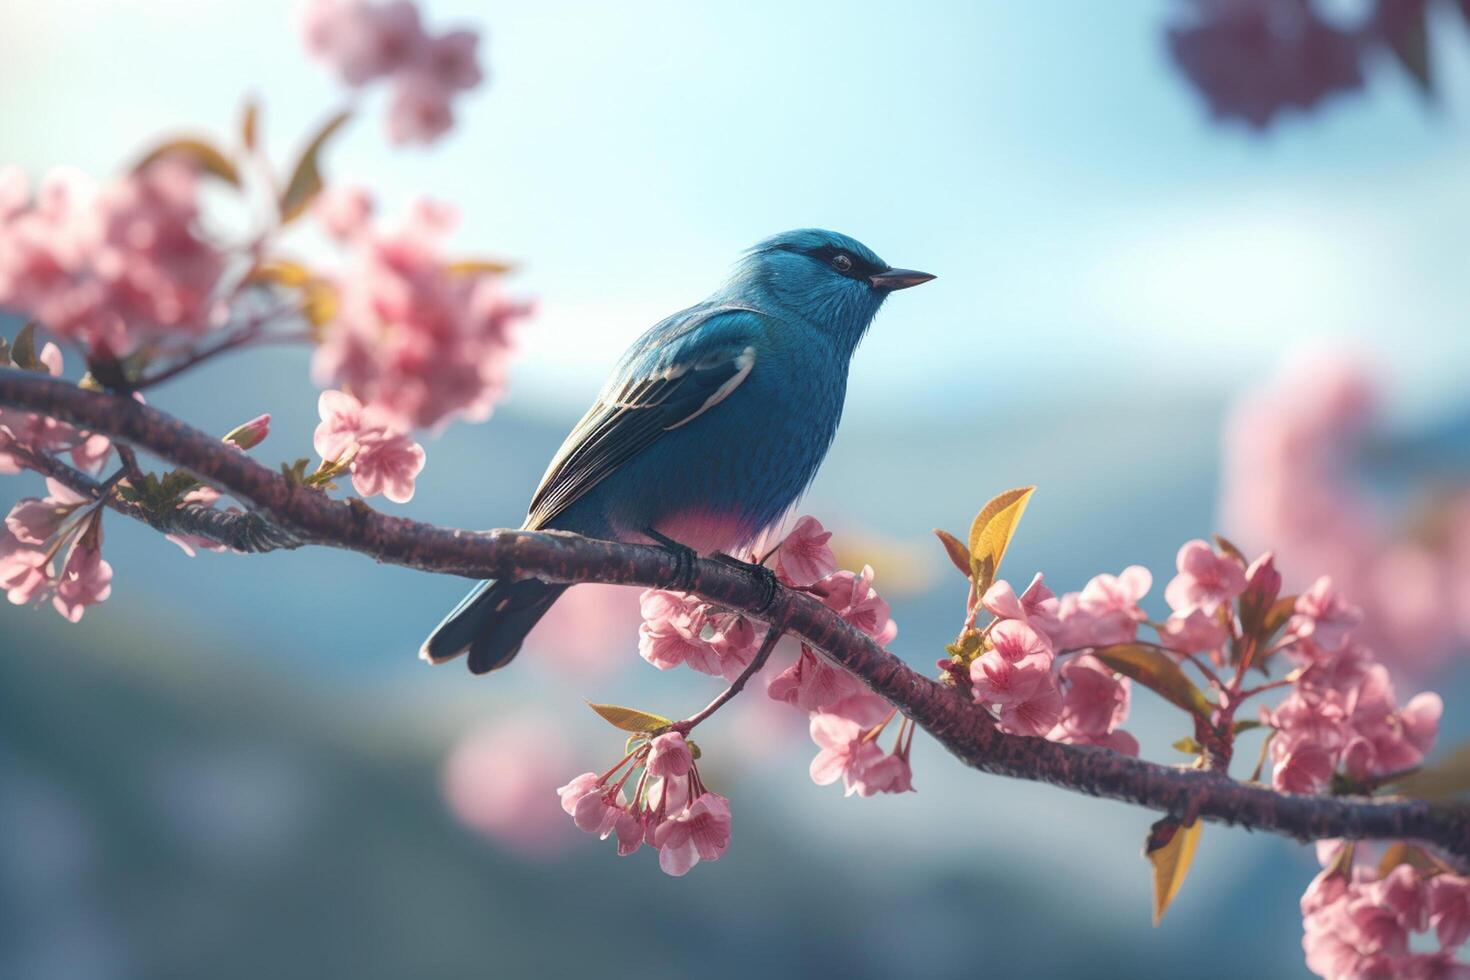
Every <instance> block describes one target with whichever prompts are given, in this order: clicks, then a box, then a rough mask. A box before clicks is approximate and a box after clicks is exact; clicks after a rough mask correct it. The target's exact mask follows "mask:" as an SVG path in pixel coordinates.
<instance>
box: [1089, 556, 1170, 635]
mask: <svg viewBox="0 0 1470 980" xmlns="http://www.w3.org/2000/svg"><path fill="white" fill-rule="evenodd" d="M1152 586H1153V575H1151V574H1150V573H1149V570H1148V569H1146V568H1144V567H1143V566H1142V565H1129V566H1128V567H1127V568H1125V569H1123V571H1122V573H1121V574H1119V575H1106V574H1104V575H1097V576H1095V577H1093V579H1092V580H1091V581H1089V582H1088V583H1087V585H1086V586H1085V587H1084V588H1083V590H1082V594H1081V595H1080V596H1079V597H1078V600H1077V604H1078V607H1079V608H1080V609H1082V610H1084V611H1085V612H1087V613H1088V614H1090V615H1091V616H1092V617H1093V622H1092V624H1091V631H1090V632H1091V634H1092V635H1091V640H1092V644H1094V645H1097V646H1109V645H1112V644H1114V643H1128V642H1130V641H1131V640H1133V638H1134V637H1135V636H1137V634H1138V624H1139V623H1141V622H1143V621H1144V620H1145V619H1147V618H1148V617H1147V616H1146V615H1145V614H1144V612H1143V610H1142V609H1140V608H1139V607H1138V601H1139V600H1140V599H1142V598H1143V597H1144V596H1145V595H1147V594H1148V590H1149V589H1150V588H1151V587H1152Z"/></svg>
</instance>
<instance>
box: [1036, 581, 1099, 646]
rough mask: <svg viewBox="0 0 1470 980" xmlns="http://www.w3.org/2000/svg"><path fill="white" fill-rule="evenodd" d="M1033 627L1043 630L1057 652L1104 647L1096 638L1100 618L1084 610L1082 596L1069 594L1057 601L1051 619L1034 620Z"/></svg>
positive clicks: (1073, 593) (1074, 593)
mask: <svg viewBox="0 0 1470 980" xmlns="http://www.w3.org/2000/svg"><path fill="white" fill-rule="evenodd" d="M1032 625H1034V626H1036V627H1037V628H1038V629H1040V630H1042V631H1043V632H1044V633H1045V634H1046V636H1047V638H1048V639H1049V640H1051V644H1052V647H1053V648H1054V649H1056V650H1080V649H1082V648H1083V647H1090V646H1102V645H1104V644H1102V643H1099V642H1098V641H1097V638H1096V633H1097V625H1098V618H1097V617H1096V616H1094V615H1093V614H1092V613H1090V612H1088V611H1087V610H1086V609H1083V608H1082V594H1081V593H1080V592H1068V593H1066V594H1065V595H1063V596H1062V597H1061V598H1060V599H1058V600H1057V603H1056V607H1055V609H1054V611H1053V613H1052V615H1050V616H1049V617H1046V618H1044V619H1042V618H1033V619H1032Z"/></svg>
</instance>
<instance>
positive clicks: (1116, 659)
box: [1092, 643, 1215, 718]
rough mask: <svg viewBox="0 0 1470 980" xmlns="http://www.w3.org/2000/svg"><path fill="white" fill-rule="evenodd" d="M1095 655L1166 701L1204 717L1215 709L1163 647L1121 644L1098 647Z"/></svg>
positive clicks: (1094, 652)
mask: <svg viewBox="0 0 1470 980" xmlns="http://www.w3.org/2000/svg"><path fill="white" fill-rule="evenodd" d="M1092 652H1093V655H1094V656H1096V657H1097V659H1099V660H1101V661H1102V662H1103V663H1105V664H1107V665H1108V666H1109V667H1111V668H1113V669H1114V670H1116V671H1117V672H1118V673H1120V674H1123V675H1125V676H1127V677H1131V678H1133V679H1134V680H1135V681H1137V682H1138V683H1140V684H1142V685H1143V686H1144V687H1146V688H1148V689H1149V690H1151V691H1153V692H1154V693H1156V694H1158V695H1159V696H1160V697H1162V698H1164V699H1165V700H1166V701H1170V702H1172V703H1173V704H1177V705H1178V706H1179V707H1181V708H1183V709H1184V710H1185V711H1189V712H1192V713H1193V714H1196V715H1198V716H1199V717H1201V718H1209V716H1210V712H1211V711H1213V710H1214V709H1215V706H1214V704H1212V703H1211V702H1210V699H1209V698H1207V697H1205V693H1204V692H1203V691H1201V690H1200V689H1199V688H1198V687H1195V685H1194V682H1193V681H1191V680H1190V679H1189V678H1188V677H1186V676H1185V674H1184V671H1182V670H1180V669H1179V665H1178V664H1177V663H1175V662H1174V659H1173V658H1172V657H1170V656H1169V655H1168V654H1167V653H1165V652H1164V651H1163V650H1160V649H1158V648H1157V647H1151V646H1145V645H1144V644H1142V643H1117V644H1114V645H1113V646H1110V647H1098V648H1097V649H1096V650H1094V651H1092Z"/></svg>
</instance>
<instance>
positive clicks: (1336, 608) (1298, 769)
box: [1262, 576, 1444, 793]
mask: <svg viewBox="0 0 1470 980" xmlns="http://www.w3.org/2000/svg"><path fill="white" fill-rule="evenodd" d="M1295 610H1296V613H1295V615H1294V616H1293V617H1292V619H1291V620H1290V623H1289V624H1288V626H1287V631H1286V637H1285V639H1284V640H1283V641H1282V644H1281V649H1282V650H1284V651H1285V652H1286V654H1287V655H1289V656H1290V657H1291V658H1292V659H1293V660H1294V661H1295V662H1296V663H1298V664H1299V665H1300V667H1299V671H1298V676H1297V678H1296V682H1295V684H1293V685H1292V690H1291V693H1290V694H1289V695H1288V696H1287V698H1286V699H1285V700H1284V701H1283V702H1281V704H1280V705H1278V706H1277V707H1276V709H1275V710H1274V711H1271V712H1269V713H1263V716H1262V718H1263V720H1264V721H1267V722H1268V723H1269V724H1270V725H1271V726H1272V727H1273V728H1274V729H1275V731H1276V734H1275V737H1274V738H1273V739H1272V740H1271V759H1272V762H1273V770H1272V782H1273V784H1274V785H1275V786H1276V788H1277V789H1280V790H1285V791H1287V792H1291V793H1320V792H1323V791H1325V790H1327V789H1328V788H1329V787H1330V786H1331V785H1332V781H1333V777H1334V776H1342V777H1346V778H1347V779H1348V780H1350V781H1351V785H1354V786H1358V787H1364V788H1371V787H1373V786H1375V785H1376V784H1377V782H1378V781H1379V780H1381V779H1382V778H1383V777H1387V776H1392V775H1394V774H1397V773H1402V772H1405V771H1407V770H1410V769H1413V768H1415V767H1417V766H1418V765H1419V764H1420V763H1421V762H1423V761H1424V757H1425V755H1426V754H1428V752H1429V750H1430V748H1431V747H1433V745H1434V740H1435V735H1436V733H1437V732H1438V729H1439V718H1440V715H1441V714H1442V713H1443V711H1444V703H1443V702H1442V701H1441V699H1440V697H1439V695H1438V694H1434V693H1432V692H1426V693H1423V694H1417V695H1415V696H1414V697H1413V698H1412V699H1410V701H1409V702H1408V704H1406V705H1404V707H1403V708H1402V709H1400V708H1399V707H1398V704H1397V701H1396V700H1395V697H1394V689H1393V683H1392V681H1391V680H1390V679H1389V675H1388V669H1387V668H1386V667H1384V666H1383V665H1382V664H1380V663H1378V662H1376V661H1375V659H1374V657H1373V654H1372V652H1371V651H1369V650H1368V649H1367V648H1365V647H1363V646H1361V645H1359V644H1357V643H1354V642H1352V638H1351V629H1352V627H1353V626H1355V625H1356V624H1357V623H1358V622H1359V621H1360V620H1361V618H1362V615H1361V612H1360V611H1359V610H1358V609H1357V607H1355V606H1352V605H1350V604H1348V603H1347V602H1346V601H1345V600H1343V599H1342V598H1341V597H1340V596H1339V595H1338V594H1337V593H1336V592H1335V591H1334V589H1333V587H1332V580H1331V579H1330V578H1327V577H1326V576H1324V577H1322V578H1321V579H1319V580H1318V581H1317V582H1316V584H1314V585H1313V586H1312V588H1311V589H1310V590H1309V591H1307V592H1305V593H1303V594H1302V595H1301V596H1299V597H1298V598H1297V600H1296V605H1295Z"/></svg>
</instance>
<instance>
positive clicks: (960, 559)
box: [934, 527, 970, 578]
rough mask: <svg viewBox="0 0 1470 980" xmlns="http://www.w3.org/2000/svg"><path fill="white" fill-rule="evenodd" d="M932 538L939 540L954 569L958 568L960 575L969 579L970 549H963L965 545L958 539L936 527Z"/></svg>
mask: <svg viewBox="0 0 1470 980" xmlns="http://www.w3.org/2000/svg"><path fill="white" fill-rule="evenodd" d="M934 536H935V537H936V538H938V539H939V543H940V544H942V545H944V553H945V554H946V555H948V556H949V560H950V561H951V562H953V563H954V567H955V568H958V569H959V570H960V573H961V574H963V575H964V576H965V577H966V578H969V577H970V549H969V548H967V547H965V543H964V542H963V541H961V540H960V539H959V538H957V537H955V536H954V535H953V534H950V533H949V532H948V531H944V530H940V529H939V528H937V527H936V528H935V529H934Z"/></svg>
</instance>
